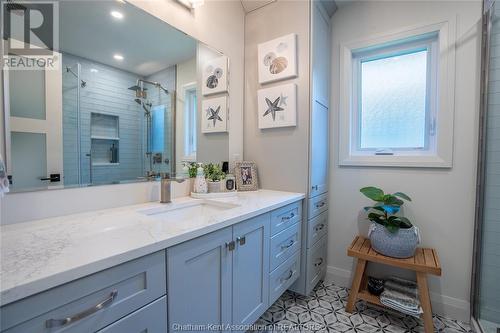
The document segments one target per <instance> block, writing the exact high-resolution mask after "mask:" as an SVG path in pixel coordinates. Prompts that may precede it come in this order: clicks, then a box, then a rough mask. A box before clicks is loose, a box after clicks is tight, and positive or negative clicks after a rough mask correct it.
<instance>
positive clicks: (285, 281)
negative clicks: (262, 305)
mask: <svg viewBox="0 0 500 333" xmlns="http://www.w3.org/2000/svg"><path fill="white" fill-rule="evenodd" d="M299 274H300V251H297V252H295V253H294V255H293V256H291V257H290V258H288V259H287V260H286V261H285V262H284V263H282V264H281V265H280V266H278V268H276V269H275V270H274V271H273V272H272V273H271V274H270V275H269V305H271V304H273V303H274V302H276V300H277V299H278V298H279V297H280V296H281V294H283V293H284V292H285V290H287V289H288V288H289V287H290V286H291V285H292V283H294V282H295V280H297V278H298V277H299Z"/></svg>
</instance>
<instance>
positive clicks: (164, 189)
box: [160, 175, 184, 203]
mask: <svg viewBox="0 0 500 333" xmlns="http://www.w3.org/2000/svg"><path fill="white" fill-rule="evenodd" d="M183 181H184V179H183V178H170V177H169V176H168V175H167V176H165V177H162V178H161V185H160V187H161V189H160V202H161V203H169V202H172V182H177V183H182V182H183Z"/></svg>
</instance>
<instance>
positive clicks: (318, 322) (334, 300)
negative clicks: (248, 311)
mask: <svg viewBox="0 0 500 333" xmlns="http://www.w3.org/2000/svg"><path fill="white" fill-rule="evenodd" d="M347 296H348V289H346V288H342V287H338V286H335V285H334V284H327V283H323V282H321V283H320V284H318V286H317V287H316V288H315V289H314V291H313V292H312V293H311V295H309V296H307V297H305V296H301V295H298V294H295V293H293V292H290V291H287V292H285V293H284V294H283V295H282V296H281V297H280V298H279V299H278V300H277V301H276V302H275V303H274V304H273V305H272V306H271V307H270V308H269V309H268V310H267V312H266V313H264V314H263V315H262V317H260V319H259V320H258V321H257V322H256V323H255V324H256V326H255V328H256V331H260V332H283V331H291V332H340V333H355V332H356V333H375V332H388V333H405V332H407V333H414V332H419V333H420V332H424V327H423V321H422V320H421V319H419V318H414V317H412V316H407V315H404V314H401V313H399V312H396V311H391V310H388V309H383V308H381V307H377V306H374V305H368V306H367V305H366V303H364V302H360V301H359V302H358V303H357V304H356V308H357V311H355V312H354V313H347V312H345V305H346V303H347ZM434 329H435V331H437V332H446V333H470V332H472V330H471V328H470V326H469V325H468V324H465V323H462V322H459V321H456V320H451V319H447V318H444V317H441V316H438V315H434Z"/></svg>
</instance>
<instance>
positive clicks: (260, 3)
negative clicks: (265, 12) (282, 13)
mask: <svg viewBox="0 0 500 333" xmlns="http://www.w3.org/2000/svg"><path fill="white" fill-rule="evenodd" d="M275 1H277V0H241V5H242V6H243V9H244V10H245V13H249V12H251V11H253V10H256V9H259V8H261V7H264V6H265V5H268V4H270V3H271V2H275Z"/></svg>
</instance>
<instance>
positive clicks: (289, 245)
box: [281, 239, 295, 250]
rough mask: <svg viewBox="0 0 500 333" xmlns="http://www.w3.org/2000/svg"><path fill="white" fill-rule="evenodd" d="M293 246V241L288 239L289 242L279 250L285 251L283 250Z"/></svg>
mask: <svg viewBox="0 0 500 333" xmlns="http://www.w3.org/2000/svg"><path fill="white" fill-rule="evenodd" d="M293 244H295V241H294V240H293V239H290V241H289V242H288V244H286V245H281V249H282V250H285V249H288V248H291V247H292V246H293Z"/></svg>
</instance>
